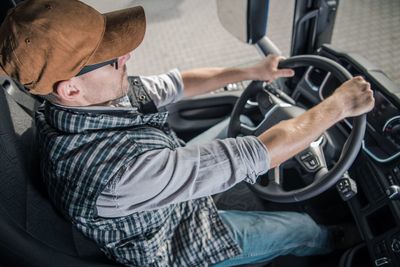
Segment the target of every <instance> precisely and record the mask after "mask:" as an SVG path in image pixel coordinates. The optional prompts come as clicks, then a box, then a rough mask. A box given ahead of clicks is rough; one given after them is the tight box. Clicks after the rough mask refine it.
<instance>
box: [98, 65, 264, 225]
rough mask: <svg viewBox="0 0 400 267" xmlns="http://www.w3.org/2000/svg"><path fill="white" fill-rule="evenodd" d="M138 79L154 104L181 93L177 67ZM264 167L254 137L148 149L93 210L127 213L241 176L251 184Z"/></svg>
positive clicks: (210, 190) (224, 185)
mask: <svg viewBox="0 0 400 267" xmlns="http://www.w3.org/2000/svg"><path fill="white" fill-rule="evenodd" d="M141 80H142V83H143V85H144V86H145V88H146V89H147V91H148V93H149V94H150V96H151V97H152V99H153V101H154V103H155V104H156V106H157V107H161V106H165V105H168V104H170V103H173V102H176V101H178V100H180V99H181V98H182V96H183V81H182V77H181V75H180V73H179V71H178V70H176V69H174V70H172V71H170V72H168V73H166V74H163V75H158V76H147V77H141ZM127 101H128V102H129V100H127V99H121V100H120V101H118V103H116V106H124V105H126V104H127ZM269 166H270V158H269V154H268V150H267V148H266V147H265V146H264V144H263V143H262V142H261V141H260V140H259V139H258V138H256V137H254V136H245V137H238V138H227V139H224V140H215V141H212V142H209V143H207V144H201V145H188V146H186V147H179V148H176V149H174V150H171V149H169V148H165V149H157V150H152V151H148V152H146V153H144V154H142V155H140V156H139V157H137V158H136V159H135V162H134V163H133V164H132V165H131V166H130V168H129V169H128V171H126V172H125V174H124V175H123V176H122V178H121V179H120V180H119V181H118V182H117V183H113V184H112V185H110V186H108V187H106V189H105V190H104V191H103V192H102V193H101V194H100V196H99V197H98V199H97V202H96V206H97V211H98V215H99V216H102V217H120V216H126V215H129V214H132V213H133V212H137V211H143V210H152V209H157V208H161V207H165V206H167V205H170V204H173V203H178V202H182V201H186V200H189V199H195V198H199V197H203V196H209V195H212V194H216V193H220V192H223V191H226V190H228V189H229V188H231V187H233V186H234V185H235V184H237V183H239V182H241V181H246V182H249V183H254V182H255V181H256V179H257V176H259V175H260V174H262V173H265V172H266V171H268V169H269Z"/></svg>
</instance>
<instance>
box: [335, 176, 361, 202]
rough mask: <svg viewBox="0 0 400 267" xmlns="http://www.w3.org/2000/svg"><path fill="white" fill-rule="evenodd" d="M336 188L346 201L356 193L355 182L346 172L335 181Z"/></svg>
mask: <svg viewBox="0 0 400 267" xmlns="http://www.w3.org/2000/svg"><path fill="white" fill-rule="evenodd" d="M336 188H337V190H338V191H339V194H340V197H341V198H342V199H343V200H344V201H348V200H349V199H351V198H353V197H354V196H355V195H356V194H357V184H356V182H355V181H354V180H353V179H351V178H350V176H349V175H348V174H347V173H346V174H345V175H343V178H342V179H340V180H339V181H338V182H337V184H336Z"/></svg>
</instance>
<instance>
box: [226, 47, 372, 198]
mask: <svg viewBox="0 0 400 267" xmlns="http://www.w3.org/2000/svg"><path fill="white" fill-rule="evenodd" d="M307 66H314V67H317V68H320V69H323V70H325V71H328V72H331V74H332V75H333V76H334V77H336V78H337V79H338V80H339V82H340V83H343V82H345V81H347V80H349V79H351V78H352V75H351V74H350V73H349V72H348V71H347V70H346V69H345V68H344V67H343V66H341V65H340V64H338V63H337V62H335V61H333V60H331V59H328V58H325V57H321V56H316V55H301V56H295V57H291V58H288V59H286V60H283V61H281V62H280V64H279V68H298V67H307ZM260 84H261V82H259V81H253V82H252V83H251V84H250V85H249V86H248V87H247V88H246V89H245V91H244V92H243V93H242V95H241V96H240V98H239V99H238V101H237V102H236V104H235V106H234V108H233V111H232V115H231V120H230V122H229V126H228V137H235V136H236V135H237V133H238V129H239V128H240V120H239V116H240V114H241V111H242V110H243V108H244V105H245V104H246V102H247V100H248V99H249V98H250V97H251V96H252V95H254V93H255V92H256V91H257V90H258V91H259V90H260ZM352 120H353V121H352V130H351V133H350V135H349V136H348V138H347V140H346V142H345V144H344V147H343V149H342V152H341V155H340V157H339V160H338V161H337V162H336V164H335V165H334V166H333V167H332V168H331V169H330V170H329V171H328V172H327V173H326V174H325V175H323V177H322V178H321V179H318V180H316V181H314V182H313V183H312V184H310V185H308V186H306V187H303V188H300V189H296V190H292V191H283V190H281V188H280V187H279V186H278V185H277V184H274V183H271V184H270V185H269V186H268V187H265V186H262V185H260V184H258V183H255V184H253V185H250V188H251V189H252V190H253V191H255V192H256V193H257V194H258V195H259V196H260V197H262V198H264V199H267V200H270V201H274V202H280V203H292V202H299V201H303V200H307V199H310V198H312V197H315V196H317V195H319V194H321V193H322V192H324V191H326V190H327V189H329V188H331V187H332V186H333V185H335V184H336V182H337V181H338V180H339V179H340V178H341V177H342V176H343V174H344V173H345V172H346V171H347V170H348V169H349V168H350V166H351V165H352V163H353V161H354V160H355V158H356V157H357V154H358V152H359V150H360V148H361V144H362V140H363V138H364V133H365V128H366V115H365V114H363V115H360V116H357V117H354V118H353V119H352ZM277 187H279V188H277Z"/></svg>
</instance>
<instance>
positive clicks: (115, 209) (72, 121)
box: [0, 0, 374, 266]
mask: <svg viewBox="0 0 400 267" xmlns="http://www.w3.org/2000/svg"><path fill="white" fill-rule="evenodd" d="M144 32H145V16H144V11H143V9H142V8H141V7H134V8H130V9H126V10H121V11H117V12H113V13H108V14H105V15H101V14H99V13H98V12H97V11H96V10H94V9H92V8H90V7H89V6H87V5H85V4H83V3H81V2H78V1H75V0H70V1H62V0H34V1H27V2H24V3H23V4H21V5H19V6H18V7H16V8H15V9H14V10H12V11H11V12H9V14H8V16H7V18H6V20H5V21H4V23H3V24H2V26H1V28H0V52H1V53H0V55H1V56H0V66H1V70H2V72H4V74H7V75H9V76H11V77H13V78H15V79H16V80H18V81H19V82H21V83H22V84H23V85H24V86H25V87H26V88H27V89H28V90H29V91H30V92H31V93H32V94H37V95H42V96H43V97H44V98H45V99H47V101H46V102H45V103H44V105H42V106H41V107H40V108H39V110H38V112H37V116H36V123H37V127H38V129H37V132H38V137H39V142H40V150H41V151H40V152H41V168H42V174H43V179H44V181H45V183H46V185H47V186H48V191H49V195H50V198H51V200H52V201H53V203H54V204H55V205H56V207H58V208H59V209H60V210H61V211H62V212H63V213H64V214H65V216H66V217H67V218H68V219H69V220H71V222H72V223H73V224H74V225H75V226H76V227H77V228H78V229H79V230H80V231H81V232H82V233H84V234H85V235H86V236H88V237H89V238H91V239H92V240H94V241H95V242H96V243H97V245H98V246H99V248H100V249H101V250H102V251H104V252H105V253H106V254H107V255H108V256H109V257H110V258H112V259H114V260H116V261H118V262H120V263H122V264H125V265H129V266H208V265H213V266H233V265H238V264H244V263H255V262H263V261H269V260H271V259H273V258H274V257H276V256H279V255H283V254H295V255H310V254H315V253H326V252H329V251H330V250H331V249H332V244H331V240H330V238H331V236H330V233H329V232H328V230H327V229H326V228H325V227H323V226H318V225H316V224H315V222H314V221H313V220H312V219H311V218H310V217H309V216H308V215H306V214H300V213H293V212H277V213H271V212H237V211H226V212H222V211H217V210H216V207H215V205H214V203H213V202H212V199H211V197H209V195H211V194H215V193H218V192H222V191H225V190H227V189H229V188H230V187H232V186H233V185H235V184H236V183H238V182H240V181H243V180H245V181H247V182H251V183H254V182H255V180H256V178H257V176H258V175H259V174H261V173H265V172H266V171H267V170H268V169H269V168H273V167H275V166H277V165H278V164H280V163H281V162H283V161H285V160H287V159H289V158H290V157H292V156H294V155H295V154H296V153H298V152H300V151H302V150H303V149H305V148H306V147H307V146H308V145H309V144H310V142H312V141H313V140H315V139H316V138H317V137H318V136H320V135H321V134H322V133H323V132H324V131H325V130H326V129H327V128H329V127H330V126H332V125H333V124H334V123H336V122H338V121H340V120H341V119H343V118H344V117H347V116H357V115H360V114H362V113H364V112H367V111H369V110H370V109H372V107H373V105H374V99H373V96H372V91H371V89H370V86H369V84H368V83H367V82H365V81H364V80H363V79H362V78H360V77H357V78H354V79H352V80H350V81H348V82H346V83H344V84H343V85H342V86H340V87H339V88H338V89H337V90H336V92H335V93H334V94H333V95H332V96H331V97H329V98H327V99H326V100H325V101H323V102H322V103H321V104H319V105H318V106H316V107H314V108H313V109H311V110H309V111H308V112H306V113H304V114H303V115H301V116H299V117H297V118H295V119H292V120H288V121H284V122H281V123H279V124H277V125H276V126H274V127H272V128H271V129H269V130H268V131H266V132H264V133H262V134H261V135H260V136H258V137H254V136H247V137H241V138H229V139H225V140H216V141H213V142H210V143H208V144H204V145H197V146H187V147H181V145H180V143H179V141H178V139H177V138H176V136H175V135H174V133H173V131H171V129H169V128H168V126H167V125H166V124H165V120H166V116H167V114H166V113H164V112H158V111H157V107H161V106H165V105H167V104H169V103H171V102H174V101H177V100H179V99H180V98H181V97H182V95H185V96H194V95H198V94H202V93H206V92H209V91H212V90H215V89H217V88H220V87H222V86H223V85H225V84H227V83H232V82H237V81H241V80H265V81H272V80H274V79H276V78H279V77H290V76H292V75H293V71H292V70H287V69H284V70H279V69H277V66H278V62H279V60H280V57H278V56H268V57H267V58H265V59H264V60H263V61H261V62H260V63H259V64H257V65H254V66H251V67H248V68H223V69H221V68H207V69H199V70H192V71H185V72H182V73H179V72H178V71H177V70H173V71H171V72H169V73H167V74H165V75H160V76H151V77H129V78H128V77H127V73H126V67H125V63H126V61H127V60H128V59H129V57H130V56H129V52H130V51H132V50H134V49H135V48H136V47H137V46H138V45H139V44H140V42H141V41H142V39H143V37H144ZM298 229H301V230H298Z"/></svg>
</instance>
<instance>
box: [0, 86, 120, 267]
mask: <svg viewBox="0 0 400 267" xmlns="http://www.w3.org/2000/svg"><path fill="white" fill-rule="evenodd" d="M33 126H34V125H33V119H32V118H31V117H30V116H28V115H27V113H26V112H25V111H24V110H23V109H22V108H21V107H20V106H19V105H18V104H17V103H15V102H14V101H13V100H12V99H11V98H10V97H9V96H8V95H7V93H6V92H5V90H4V89H3V87H2V86H0V262H1V265H2V266H32V263H35V264H36V265H38V266H119V265H116V264H115V263H113V262H111V261H110V260H108V259H107V258H106V257H105V256H104V255H103V254H102V252H101V251H99V250H98V249H97V247H96V246H95V244H94V243H93V242H91V241H90V240H88V239H87V238H86V237H84V236H83V235H82V234H80V233H79V232H77V231H76V230H75V228H74V227H73V226H72V224H71V223H69V222H68V221H67V220H65V219H64V218H63V217H62V215H61V214H60V213H58V212H57V211H56V210H55V209H54V208H53V206H52V205H51V204H50V202H49V200H48V198H47V192H46V189H45V186H44V185H43V183H42V179H41V178H40V174H39V160H40V159H39V158H38V153H37V149H36V143H35V140H34V129H35V128H34V127H33Z"/></svg>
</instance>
